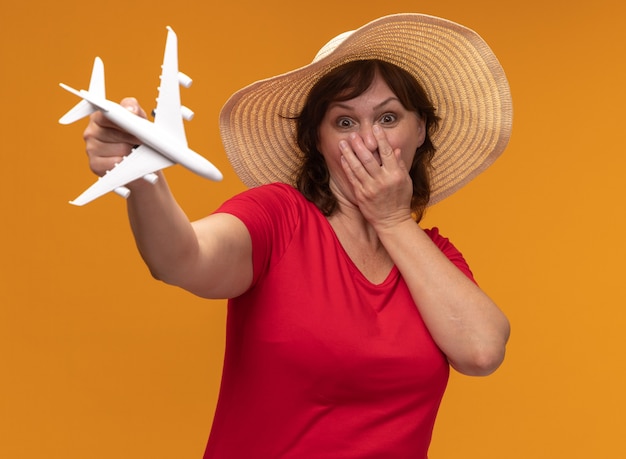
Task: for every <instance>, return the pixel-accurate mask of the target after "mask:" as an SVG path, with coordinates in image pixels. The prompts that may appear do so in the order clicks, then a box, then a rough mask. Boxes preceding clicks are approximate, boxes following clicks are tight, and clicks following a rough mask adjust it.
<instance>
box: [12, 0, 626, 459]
mask: <svg viewBox="0 0 626 459" xmlns="http://www.w3.org/2000/svg"><path fill="white" fill-rule="evenodd" d="M8 3H9V2H4V4H3V5H2V6H0V25H1V27H0V68H1V69H2V72H1V73H0V79H1V83H2V84H0V102H1V109H0V127H1V129H2V152H1V154H2V158H3V163H2V167H1V168H0V200H1V201H0V202H1V209H2V214H3V218H2V224H1V225H0V235H1V236H2V237H1V238H0V244H2V248H1V254H2V255H1V258H0V362H1V366H0V372H1V374H0V457H6V458H12V459H17V458H35V457H46V458H50V459H56V458H59V459H61V458H62V459H74V458H85V457H89V458H91V459H99V458H133V459H135V458H143V457H150V458H153V459H155V458H164V459H165V458H168V459H169V458H199V457H200V456H201V453H202V451H203V447H204V443H205V440H206V436H207V434H208V431H209V427H210V423H211V418H212V413H213V409H214V405H215V400H216V395H217V388H218V384H219V377H220V368H221V358H222V352H223V339H224V317H225V314H224V303H223V302H220V301H217V302H208V301H203V300H200V299H197V298H194V297H192V296H190V295H188V294H186V293H184V292H182V291H179V290H177V289H175V288H171V287H167V286H164V285H162V284H159V283H158V282H156V281H153V280H152V279H151V278H150V276H149V275H148V272H147V270H146V269H145V267H144V266H143V264H142V262H141V261H140V259H139V257H138V255H137V253H136V251H135V248H134V245H133V242H132V240H131V237H130V234H129V231H128V225H127V222H126V219H125V210H124V204H123V202H122V201H121V200H120V198H118V197H116V196H113V195H112V196H107V197H104V198H102V199H100V200H98V201H96V202H94V203H92V204H90V205H88V206H86V207H84V208H74V207H72V206H70V205H69V204H67V201H68V200H69V199H72V198H74V197H76V196H77V195H78V193H79V192H80V191H82V190H83V189H84V188H85V187H86V186H87V185H89V184H90V183H91V181H92V180H93V177H92V176H91V175H90V173H89V172H88V170H87V168H86V161H85V158H84V154H83V144H82V140H81V132H82V129H83V128H84V124H81V125H76V126H70V127H63V126H60V125H58V124H57V123H56V121H57V119H58V117H59V116H60V115H62V114H63V113H64V112H65V110H66V109H67V108H69V106H71V105H72V104H74V103H75V99H74V98H73V97H72V96H71V95H69V94H67V93H65V92H64V91H62V90H61V89H60V88H59V87H58V86H57V84H58V83H59V82H61V81H63V82H65V83H68V84H71V85H75V86H82V87H84V86H85V85H86V84H87V79H88V77H89V72H90V68H91V63H92V61H93V58H94V56H95V55H100V56H101V57H102V58H103V60H104V63H105V67H106V75H107V88H108V95H109V96H110V98H112V99H115V100H117V99H120V98H121V97H123V96H126V95H136V96H137V97H138V98H140V99H141V101H142V102H143V103H144V105H146V106H150V104H152V103H153V100H154V97H155V95H156V86H157V84H158V79H157V76H158V72H159V65H160V63H161V57H162V52H163V44H164V40H165V34H166V32H165V26H166V25H171V26H173V27H174V29H175V30H176V31H177V32H178V35H179V39H180V63H181V69H182V70H183V71H185V72H186V73H188V74H189V75H191V76H192V77H193V78H194V79H195V84H194V86H192V88H191V89H189V90H185V91H184V92H183V100H184V102H185V103H186V104H187V105H189V106H190V107H191V108H193V109H194V110H195V111H196V118H195V119H194V121H193V122H192V123H190V124H189V125H188V130H187V132H188V136H189V141H190V144H191V145H192V146H194V147H195V148H196V149H197V150H198V151H200V152H202V153H204V154H206V155H207V156H208V157H209V158H210V159H211V160H212V161H214V162H215V163H216V164H217V165H218V167H220V168H221V169H222V170H223V171H224V172H225V175H226V178H225V181H224V182H223V183H221V184H215V183H212V182H207V181H203V180H202V179H199V178H197V177H195V176H194V175H192V174H190V173H188V172H186V171H185V170H181V169H179V168H175V169H173V170H172V171H171V173H169V180H170V182H171V184H172V186H173V188H174V189H175V191H176V193H177V196H178V197H179V199H180V202H181V203H182V205H183V206H184V207H185V209H187V210H188V213H189V215H190V216H191V217H199V216H201V215H204V214H206V213H208V212H210V211H211V210H212V209H214V208H215V207H216V206H217V205H218V204H219V203H220V202H221V201H222V200H224V199H225V198H226V197H228V196H230V195H232V194H233V193H235V192H237V191H239V190H242V189H243V186H242V185H241V184H240V182H239V181H238V180H237V178H236V177H235V176H234V174H233V173H232V171H231V169H230V167H229V166H228V164H227V162H226V159H225V157H224V154H223V151H222V148H221V145H220V140H219V135H218V129H217V116H218V112H219V109H220V107H221V105H222V104H223V103H224V102H225V100H226V99H227V97H228V96H229V95H230V94H231V93H232V92H234V91H235V90H236V89H238V88H240V87H242V86H243V85H246V84H248V83H250V82H252V81H254V80H257V79H260V78H265V77H268V76H272V75H274V74H277V73H281V72H284V71H287V70H290V69H293V68H295V67H298V66H301V65H304V64H305V63H307V62H308V61H309V60H310V59H311V58H312V56H313V55H314V54H315V52H316V51H317V49H318V48H319V47H320V46H321V45H322V44H323V43H324V42H325V41H326V40H328V39H329V38H331V37H333V36H334V35H336V34H338V33H339V32H342V31H344V30H346V29H349V28H355V27H358V26H360V25H362V24H364V23H365V22H367V21H369V20H371V19H374V18H375V17H378V16H381V15H384V14H389V13H394V12H401V11H421V12H425V13H430V14H434V15H440V16H444V17H447V18H450V19H452V20H455V21H457V22H461V23H463V24H466V25H468V26H470V27H472V28H474V29H476V30H477V31H479V33H480V34H481V35H482V36H483V37H484V38H485V39H486V40H487V41H488V42H489V43H490V44H491V45H492V47H493V49H494V50H495V51H496V54H497V55H498V56H499V58H500V60H501V62H502V64H503V66H504V68H505V70H506V72H507V74H508V76H509V79H510V83H511V87H512V91H513V96H514V106H515V120H514V131H513V138H512V141H511V144H510V147H509V149H508V150H507V152H506V153H505V154H504V156H503V157H502V158H501V159H500V160H498V162H497V163H496V164H495V165H494V166H493V168H491V169H490V170H489V171H488V172H487V173H485V174H484V175H482V176H481V177H480V178H478V179H477V180H475V181H474V182H473V183H472V184H470V185H469V186H468V187H466V188H465V189H464V190H462V191H461V192H459V193H458V194H457V195H455V196H453V197H451V198H449V199H448V200H446V201H444V202H443V203H441V204H439V205H437V206H436V207H435V208H433V209H432V210H431V211H430V212H429V213H428V215H427V220H426V223H427V224H429V225H438V226H439V227H440V228H441V229H442V232H444V234H446V235H448V236H449V237H450V238H451V239H452V240H453V241H454V242H455V243H456V245H457V246H458V247H459V248H460V249H461V250H462V251H463V252H464V254H465V255H466V258H468V260H469V261H470V264H471V266H472V268H473V270H474V272H475V274H476V276H477V278H478V280H479V281H480V283H481V284H482V285H483V286H484V288H485V289H486V290H487V291H488V292H489V293H490V294H491V295H492V296H493V297H494V299H496V300H497V302H498V303H499V304H500V305H501V307H502V308H503V309H504V310H505V311H506V313H507V314H508V315H509V317H510V319H511V322H512V325H513V335H512V338H511V342H510V346H509V354H508V358H507V361H506V363H505V364H504V366H503V367H502V368H501V370H500V371H499V372H498V373H496V374H495V375H494V376H492V377H490V378H486V379H473V378H469V377H462V376H459V375H453V377H452V380H451V384H450V388H449V391H448V394H447V396H446V398H445V399H444V403H443V406H442V411H441V415H440V418H439V421H438V424H437V426H436V431H435V436H434V441H433V446H432V451H431V458H432V459H447V458H460V457H462V458H465V459H471V458H476V459H488V458H493V459H502V458H507V459H518V458H519V459H528V458H534V459H554V458H568V459H575V458H589V457H598V458H601V457H606V458H617V457H626V444H625V443H624V441H623V434H624V428H625V426H626V422H625V419H624V413H625V412H626V395H625V394H624V387H626V370H625V369H624V368H626V366H625V365H623V362H624V357H623V351H624V348H625V347H626V346H625V343H624V334H623V330H624V329H625V328H626V313H625V310H626V308H625V304H626V301H625V300H626V298H625V294H624V291H625V290H624V288H623V284H624V281H623V268H622V262H623V260H624V256H625V255H626V247H625V242H624V239H623V235H624V234H626V218H625V216H624V192H623V185H624V179H623V175H624V171H625V170H626V154H625V152H624V147H623V143H624V142H623V139H622V137H623V134H624V107H625V106H626V95H625V90H624V73H625V72H624V71H625V64H624V56H623V54H624V49H625V46H626V36H625V33H624V27H623V24H622V22H623V18H624V17H625V15H626V7H624V6H623V4H622V3H621V2H618V1H617V0H597V1H596V2H593V3H589V2H582V1H576V0H575V1H572V2H546V1H545V0H542V1H539V0H524V1H520V0H513V1H510V2H503V1H501V0H497V1H496V0H476V1H473V2H467V1H461V0H440V1H437V2H416V1H415V0H410V1H409V0H395V1H393V2H380V1H377V2H369V4H368V2H336V1H329V0H317V1H315V2H311V3H310V4H305V3H302V2H294V1H291V0H290V1H286V0H283V1H279V0H268V1H265V2H258V1H256V0H255V1H252V0H230V1H226V2H220V4H219V6H212V5H213V4H215V2H200V1H197V2H183V3H181V4H175V5H174V8H172V6H171V5H166V4H164V3H162V2H155V1H133V0H123V1H122V0H111V1H109V2H108V3H107V4H106V7H104V6H102V4H100V3H85V2H82V1H77V0H61V1H59V2H48V1H44V0H38V1H34V2H10V5H9V4H8ZM189 3H191V5H189ZM390 5H392V6H390Z"/></svg>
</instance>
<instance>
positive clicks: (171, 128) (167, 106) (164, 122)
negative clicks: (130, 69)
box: [154, 26, 192, 146]
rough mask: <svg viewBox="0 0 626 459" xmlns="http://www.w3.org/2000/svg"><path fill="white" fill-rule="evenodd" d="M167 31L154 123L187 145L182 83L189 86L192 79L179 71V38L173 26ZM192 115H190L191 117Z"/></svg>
mask: <svg viewBox="0 0 626 459" xmlns="http://www.w3.org/2000/svg"><path fill="white" fill-rule="evenodd" d="M167 31H168V32H167V41H166V42H165V54H164V55H163V66H162V68H161V83H160V85H159V97H158V98H157V106H156V109H155V110H154V112H155V116H154V124H155V125H156V126H158V127H159V129H162V130H163V131H166V132H167V133H168V134H169V135H170V136H172V137H173V138H175V139H176V140H177V141H178V142H181V143H184V145H185V146H187V138H186V136H185V126H184V125H183V107H182V105H181V103H180V84H183V85H184V86H186V87H189V86H190V85H191V79H190V78H189V77H187V76H186V75H183V74H181V73H180V72H179V71H178V39H177V37H176V34H175V33H174V31H173V30H172V28H171V27H169V26H168V27H167ZM191 116H192V115H188V117H189V118H191Z"/></svg>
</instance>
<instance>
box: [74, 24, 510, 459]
mask: <svg viewBox="0 0 626 459" xmlns="http://www.w3.org/2000/svg"><path fill="white" fill-rule="evenodd" d="M442 56H443V57H442ZM437 59H439V61H438V62H435V61H436V60H437ZM439 64H445V65H439ZM442 69H443V70H442ZM420 83H421V84H420ZM461 92H462V94H461ZM429 95H430V97H432V98H433V99H434V100H435V103H434V104H433V103H431V101H430V100H429V98H428V96H429ZM456 96H459V97H458V98H457V97H456ZM124 103H125V105H126V106H127V107H128V108H129V109H132V110H134V111H135V112H136V113H138V114H140V115H141V116H145V115H144V113H143V111H142V110H141V108H140V107H139V106H138V105H137V104H136V101H134V100H126V101H125V102H124ZM435 108H436V110H437V114H438V115H436V114H435ZM439 117H440V118H441V126H439V129H437V128H438V124H439V122H440V120H439ZM221 129H222V138H223V140H224V145H225V148H226V151H227V154H228V155H229V157H230V159H231V163H232V164H233V167H234V168H235V170H236V171H237V172H238V174H239V176H240V177H241V178H242V180H243V181H244V183H246V184H248V185H249V186H251V187H252V188H251V189H250V190H248V191H246V192H244V193H242V194H240V195H239V196H236V197H234V198H232V199H230V200H228V201H227V202H226V203H224V204H223V205H222V206H221V207H220V208H219V209H218V210H217V211H216V212H215V213H213V214H212V215H210V216H208V217H206V218H203V219H201V220H199V221H196V222H193V223H190V222H189V220H188V219H187V217H186V216H185V214H184V213H183V211H182V210H181V209H180V207H179V206H178V205H177V204H176V202H175V200H174V198H173V196H172V194H171V193H170V191H169V189H168V187H167V185H166V183H165V180H164V178H163V177H161V180H159V181H158V182H157V184H156V185H154V186H153V185H150V184H147V183H145V182H144V181H141V180H140V181H138V182H136V183H133V184H131V185H130V188H131V190H132V193H131V196H130V198H129V200H128V210H129V218H130V221H131V225H132V228H133V232H134V235H135V238H136V241H137V245H138V248H139V250H140V252H141V254H142V256H143V257H144V259H145V261H146V263H147V265H148V266H149V268H150V270H151V272H152V273H153V275H154V276H155V277H156V278H158V279H161V280H163V281H165V282H168V283H170V284H173V285H178V286H180V287H183V288H185V289H187V290H189V291H190V292H193V293H195V294H197V295H200V296H203V297H207V298H230V300H229V309H228V324H227V344H226V356H225V363H224V372H223V379H222V387H221V391H220V397H219V401H218V406H217V410H216V414H215V418H214V423H213V429H212V432H211V436H210V438H209V442H208V445H207V448H206V452H205V458H229V459H230V458H251V457H254V458H275V457H293V458H308V457H312V458H352V457H353V458H365V457H368V458H369V457H371V458H374V457H377V458H378V457H385V458H387V457H392V458H404V457H407V458H408V457H411V458H425V457H427V450H428V445H429V442H430V437H431V433H432V428H433V424H434V420H435V416H436V412H437V409H438V407H439V403H440V401H441V397H442V396H443V392H444V390H445V386H446V382H447V378H448V365H452V366H453V367H454V368H455V369H456V370H457V371H459V372H461V373H464V374H469V375H486V374H489V373H491V372H493V371H494V370H495V369H496V368H497V367H498V366H499V365H500V363H501V362H502V360H503V358H504V351H505V345H506V341H507V339H508V334H509V325H508V321H507V319H506V318H505V316H504V315H503V314H502V312H501V311H500V310H499V309H498V308H497V306H496V305H495V304H494V303H493V302H492V301H491V300H490V299H489V298H488V296H487V295H486V294H484V293H483V292H482V291H481V290H480V288H479V287H478V286H477V285H476V283H475V282H474V281H473V278H472V274H471V272H470V270H469V268H468V266H467V264H466V263H465V261H464V260H463V257H462V256H461V254H460V253H459V252H458V251H457V250H456V249H455V248H454V246H453V245H452V244H451V243H450V242H449V241H448V240H447V239H445V238H444V237H443V236H441V235H440V234H439V232H438V230H437V229H431V230H422V229H421V228H420V227H419V225H418V224H417V222H416V221H419V220H420V218H421V215H422V213H423V211H424V209H425V207H426V206H427V205H429V204H432V203H434V202H436V201H437V200H439V199H441V198H442V197H444V196H447V195H448V194H450V193H452V192H453V191H455V190H456V189H458V188H459V187H460V186H462V185H463V184H464V183H466V182H467V181H468V180H469V179H471V178H472V177H473V176H474V175H476V174H477V173H478V172H480V171H481V170H483V169H484V168H485V167H487V165H488V164H489V163H490V162H492V161H493V160H494V159H495V158H496V157H497V156H498V155H499V154H500V153H501V152H502V150H503V149H504V146H505V145H506V142H507V140H508V136H509V130H510V101H509V95H508V88H507V86H506V80H505V79H504V75H503V73H502V71H501V69H500V67H499V65H498V63H497V61H496V60H495V57H493V55H492V53H491V51H490V50H489V49H488V48H487V47H486V45H485V44H484V42H483V41H482V40H481V39H480V38H479V37H477V36H476V35H475V34H474V33H473V32H471V31H469V30H467V29H465V28H463V27H461V26H459V25H457V24H453V23H450V22H448V21H445V20H442V19H438V18H433V17H429V16H423V15H417V14H408V15H394V16H388V17H385V18H381V19H379V20H377V21H373V22H372V23H370V24H367V25H366V26H363V27H361V28H360V29H358V30H357V31H354V32H351V33H348V34H342V35H341V36H340V37H338V38H336V39H335V40H332V41H331V42H330V43H329V44H327V45H326V46H325V47H324V48H322V50H321V51H320V53H319V54H318V56H317V57H316V59H315V60H314V62H313V63H312V64H310V65H309V66H306V67H304V68H302V69H298V70H296V71H294V72H290V73H288V74H285V75H281V76H278V77H275V78H272V79H269V80H264V81H261V82H257V83H255V84H253V85H251V86H249V87H247V88H244V89H243V90H241V91H239V92H238V93H237V94H235V95H234V96H233V97H232V98H231V99H230V100H229V101H228V102H227V104H226V105H225V107H224V109H223V111H222V115H221ZM85 139H86V144H87V150H88V152H89V157H90V164H91V167H92V169H93V170H94V172H96V173H98V174H102V173H104V172H105V171H106V170H107V169H108V168H110V167H111V165H112V163H114V162H116V161H118V160H119V158H120V157H121V156H123V155H125V154H128V152H129V150H130V146H131V145H133V144H134V143H136V140H135V139H133V138H131V137H129V136H128V135H127V134H125V133H123V132H120V131H119V130H118V129H117V128H116V127H115V126H113V125H110V124H107V121H106V119H104V118H103V117H102V116H100V115H99V114H94V115H93V116H92V119H91V122H90V124H89V126H88V128H87V130H86V132H85ZM437 143H439V144H438V145H437V148H438V150H437V152H435V147H434V145H433V144H435V145H436V144H437ZM431 160H432V161H431ZM292 185H296V186H297V188H294V186H292Z"/></svg>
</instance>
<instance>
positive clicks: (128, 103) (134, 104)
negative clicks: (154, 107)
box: [120, 97, 147, 119]
mask: <svg viewBox="0 0 626 459" xmlns="http://www.w3.org/2000/svg"><path fill="white" fill-rule="evenodd" d="M120 105H121V106H122V107H124V108H125V109H126V110H128V111H129V112H131V113H134V114H135V115H137V116H140V117H141V118H144V119H145V118H147V116H146V112H145V111H144V109H143V108H141V105H139V102H138V101H137V99H135V98H134V97H125V98H124V99H122V101H121V102H120Z"/></svg>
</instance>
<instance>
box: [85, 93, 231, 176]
mask: <svg viewBox="0 0 626 459" xmlns="http://www.w3.org/2000/svg"><path fill="white" fill-rule="evenodd" d="M80 95H81V97H83V98H84V99H85V100H87V101H89V102H90V103H92V104H94V105H95V106H96V107H97V108H98V110H100V111H101V112H102V114H103V115H104V116H105V117H107V118H108V119H109V120H111V121H112V122H114V123H115V124H116V125H118V126H119V127H121V128H122V129H124V130H125V131H127V132H129V133H130V134H132V135H134V136H135V137H137V139H138V140H140V141H141V143H144V144H146V145H147V146H149V147H151V148H153V149H154V150H156V151H158V152H159V153H161V154H162V155H163V156H165V157H167V158H168V159H170V160H171V161H173V162H175V163H178V164H180V165H181V166H183V167H185V168H187V169H189V170H191V171H192V172H194V173H196V174H198V175H200V176H202V177H205V178H207V179H210V180H221V179H222V174H221V172H220V171H219V170H218V169H217V168H216V167H215V166H213V164H211V163H210V162H209V161H208V160H207V159H205V158H204V157H203V156H201V155H199V154H198V153H196V152H195V151H193V150H192V149H190V148H189V147H188V146H187V145H185V144H184V143H181V142H180V141H178V140H176V139H174V138H172V137H171V136H170V135H168V133H167V132H163V131H162V130H160V129H159V128H158V126H156V125H155V124H154V123H152V122H151V121H148V120H146V119H145V118H141V117H139V116H137V115H135V114H133V113H132V112H130V111H129V110H128V109H126V108H124V107H122V106H121V105H119V104H116V103H115V102H112V101H110V100H106V99H103V100H94V99H93V97H92V96H91V95H90V94H89V92H88V91H85V90H81V91H80Z"/></svg>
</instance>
